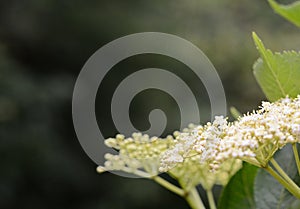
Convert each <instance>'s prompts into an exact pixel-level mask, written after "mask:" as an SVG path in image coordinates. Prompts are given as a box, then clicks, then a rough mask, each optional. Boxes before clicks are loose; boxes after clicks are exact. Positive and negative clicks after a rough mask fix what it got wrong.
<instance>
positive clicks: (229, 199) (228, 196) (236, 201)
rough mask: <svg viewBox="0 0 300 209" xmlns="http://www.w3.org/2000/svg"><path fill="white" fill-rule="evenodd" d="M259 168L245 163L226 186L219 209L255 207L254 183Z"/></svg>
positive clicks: (249, 208) (253, 208)
mask: <svg viewBox="0 0 300 209" xmlns="http://www.w3.org/2000/svg"><path fill="white" fill-rule="evenodd" d="M257 170H258V168H257V167H255V166H253V165H250V164H247V163H244V164H243V168H242V169H241V170H239V171H238V172H237V173H236V174H235V175H234V176H233V177H232V178H231V179H230V181H229V183H228V184H227V186H226V187H225V188H224V190H223V192H222V194H221V197H220V200H219V203H218V209H229V208H230V209H241V208H243V209H255V208H256V207H255V202H254V194H253V185H254V179H255V176H256V173H257Z"/></svg>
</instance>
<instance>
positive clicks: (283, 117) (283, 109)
mask: <svg viewBox="0 0 300 209" xmlns="http://www.w3.org/2000/svg"><path fill="white" fill-rule="evenodd" d="M299 142H300V96H298V97H297V98H295V99H290V98H288V97H286V98H285V99H281V100H279V101H277V102H274V103H269V102H263V103H262V106H261V107H260V109H259V110H257V111H254V112H253V113H248V114H246V115H244V116H242V117H240V118H239V119H238V120H237V121H235V122H233V123H228V122H227V119H225V118H223V117H222V116H219V117H216V118H215V121H214V122H213V123H207V124H206V125H205V126H203V127H202V126H198V127H195V128H194V129H192V130H190V131H189V132H188V133H182V134H179V137H177V141H176V143H175V145H174V147H173V148H172V149H169V150H168V151H166V152H165V153H164V155H163V156H162V160H161V167H160V170H161V171H167V170H169V169H171V168H173V167H175V166H176V165H177V164H178V163H182V162H184V160H185V159H187V158H190V157H191V156H195V155H199V159H200V162H199V163H202V164H203V163H204V164H205V163H208V164H209V166H210V168H211V170H217V169H219V168H220V167H221V166H222V164H223V163H224V162H226V161H227V160H231V159H241V160H244V161H246V162H250V163H252V164H254V165H257V166H261V167H264V166H266V164H267V163H268V161H269V160H270V158H272V156H273V155H274V153H275V152H276V151H277V150H278V149H280V148H282V147H283V146H284V145H286V144H288V143H299Z"/></svg>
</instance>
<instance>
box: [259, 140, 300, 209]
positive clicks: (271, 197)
mask: <svg viewBox="0 0 300 209" xmlns="http://www.w3.org/2000/svg"><path fill="white" fill-rule="evenodd" d="M298 148H299V147H298ZM275 159H276V161H277V162H278V163H279V164H280V166H281V167H282V169H283V170H284V171H285V172H286V173H287V174H288V175H289V176H290V177H291V178H292V179H293V180H294V181H295V182H296V183H298V184H299V183H300V181H299V180H300V178H299V175H298V171H297V167H296V162H295V159H294V155H293V150H292V147H291V146H289V145H287V146H285V147H284V148H283V149H282V150H280V151H279V152H277V153H276V155H275ZM254 199H255V203H256V206H257V209H269V208H276V209H286V208H291V209H293V208H299V207H298V206H299V200H298V199H297V198H296V197H294V196H293V195H291V194H290V193H289V192H288V191H287V190H286V189H285V188H284V187H283V186H282V185H281V184H280V183H279V182H278V181H276V180H275V179H274V178H273V177H272V176H271V175H270V174H269V173H267V172H266V171H265V170H263V169H260V170H259V171H258V173H257V176H256V178H255V183H254Z"/></svg>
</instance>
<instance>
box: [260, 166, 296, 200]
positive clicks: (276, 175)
mask: <svg viewBox="0 0 300 209" xmlns="http://www.w3.org/2000/svg"><path fill="white" fill-rule="evenodd" d="M264 169H265V170H266V171H268V172H269V173H270V174H271V175H272V176H273V177H274V178H275V179H276V180H277V181H278V182H279V183H280V184H281V185H282V186H284V187H285V188H286V189H287V190H288V191H289V192H290V193H291V194H292V195H294V196H295V197H297V198H300V193H299V191H298V189H297V188H296V189H295V188H294V187H291V185H290V184H289V183H288V182H287V181H286V180H285V179H284V178H282V176H280V175H279V174H278V173H277V172H276V171H274V170H273V168H271V167H270V166H268V165H267V166H266V167H264Z"/></svg>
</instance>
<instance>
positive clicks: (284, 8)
mask: <svg viewBox="0 0 300 209" xmlns="http://www.w3.org/2000/svg"><path fill="white" fill-rule="evenodd" d="M268 1H269V3H270V5H271V7H272V8H273V9H274V11H275V12H276V13H278V14H279V15H281V16H282V17H284V18H286V19H287V20H289V21H290V22H292V23H294V24H295V25H297V26H298V27H300V1H296V2H294V3H292V4H289V5H281V4H278V3H277V2H276V1H274V0H268Z"/></svg>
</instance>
